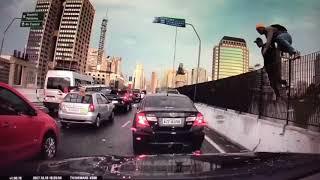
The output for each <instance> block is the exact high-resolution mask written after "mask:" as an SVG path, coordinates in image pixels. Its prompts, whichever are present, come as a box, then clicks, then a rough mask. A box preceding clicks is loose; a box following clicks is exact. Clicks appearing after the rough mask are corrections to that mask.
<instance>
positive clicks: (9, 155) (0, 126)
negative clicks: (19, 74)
mask: <svg viewBox="0 0 320 180" xmlns="http://www.w3.org/2000/svg"><path fill="white" fill-rule="evenodd" d="M0 102H1V103H0V137H1V139H0V161H3V162H11V161H16V160H20V159H25V158H28V157H29V156H31V155H32V153H33V152H34V151H35V149H36V145H37V141H38V140H39V139H38V137H37V136H38V135H39V134H40V132H39V131H40V128H41V122H39V121H37V117H36V116H32V115H30V112H32V111H33V112H35V110H34V109H33V108H32V107H31V106H30V105H29V104H28V103H27V102H25V101H24V100H23V99H22V98H21V97H19V96H18V95H17V94H15V93H14V92H13V91H11V90H9V89H7V88H4V87H1V86H0ZM0 164H1V162H0Z"/></svg>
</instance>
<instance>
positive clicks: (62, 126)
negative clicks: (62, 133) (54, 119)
mask: <svg viewBox="0 0 320 180" xmlns="http://www.w3.org/2000/svg"><path fill="white" fill-rule="evenodd" d="M60 124H61V128H67V126H68V124H67V123H65V122H60Z"/></svg>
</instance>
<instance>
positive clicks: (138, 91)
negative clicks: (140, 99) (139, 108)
mask: <svg viewBox="0 0 320 180" xmlns="http://www.w3.org/2000/svg"><path fill="white" fill-rule="evenodd" d="M132 92H133V93H140V90H138V89H134V90H132Z"/></svg>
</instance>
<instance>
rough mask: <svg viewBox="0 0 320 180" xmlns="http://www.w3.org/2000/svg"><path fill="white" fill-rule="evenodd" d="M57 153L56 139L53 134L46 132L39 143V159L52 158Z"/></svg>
mask: <svg viewBox="0 0 320 180" xmlns="http://www.w3.org/2000/svg"><path fill="white" fill-rule="evenodd" d="M56 154H57V140H56V137H55V135H53V134H47V135H46V136H45V137H44V138H43V141H42V145H41V159H44V160H47V159H52V158H54V157H55V156H56Z"/></svg>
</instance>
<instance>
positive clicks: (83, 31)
mask: <svg viewBox="0 0 320 180" xmlns="http://www.w3.org/2000/svg"><path fill="white" fill-rule="evenodd" d="M94 13H95V10H94V8H93V6H92V4H91V3H90V1H89V0H66V1H65V2H64V9H63V13H62V18H61V21H60V27H59V34H58V39H57V43H56V49H55V56H54V61H55V64H56V66H55V69H63V70H72V71H76V72H79V73H82V74H84V72H85V69H86V60H87V54H88V49H89V42H90V36H91V29H92V23H93V18H94Z"/></svg>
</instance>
